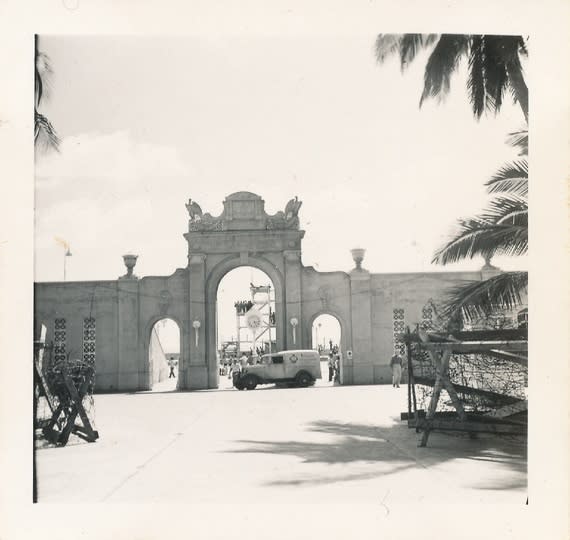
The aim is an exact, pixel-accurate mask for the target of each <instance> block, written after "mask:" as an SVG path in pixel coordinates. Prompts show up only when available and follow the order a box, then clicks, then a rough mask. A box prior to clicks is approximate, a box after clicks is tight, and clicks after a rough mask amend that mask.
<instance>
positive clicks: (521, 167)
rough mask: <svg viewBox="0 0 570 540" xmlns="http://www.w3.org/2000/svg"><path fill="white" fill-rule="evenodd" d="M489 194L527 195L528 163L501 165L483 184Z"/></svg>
mask: <svg viewBox="0 0 570 540" xmlns="http://www.w3.org/2000/svg"><path fill="white" fill-rule="evenodd" d="M485 185H486V186H487V188H488V191H489V193H500V192H501V193H511V194H514V195H519V196H521V197H526V196H527V195H528V163H527V161H526V159H523V160H520V161H515V162H513V163H509V164H507V165H503V167H501V168H500V169H499V170H498V171H497V172H496V173H495V174H494V175H493V177H492V178H491V179H490V180H489V181H488V182H487V183H486V184H485Z"/></svg>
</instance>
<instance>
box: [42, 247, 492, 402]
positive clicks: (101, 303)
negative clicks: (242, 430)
mask: <svg viewBox="0 0 570 540" xmlns="http://www.w3.org/2000/svg"><path fill="white" fill-rule="evenodd" d="M271 257H272V258H273V260H274V262H273V264H274V266H273V267H270V266H269V264H267V263H263V262H262V260H261V259H260V258H243V257H242V258H241V259H240V258H239V257H238V258H228V257H223V255H220V256H218V257H216V256H210V257H208V259H209V260H205V259H204V258H202V257H200V258H199V261H198V264H199V268H197V267H196V266H195V265H193V266H192V268H193V270H192V271H189V269H179V270H177V271H176V272H174V274H172V275H171V276H165V277H161V276H148V277H144V278H142V279H137V278H134V277H132V278H120V279H118V280H116V281H90V282H66V283H38V284H36V286H35V325H36V335H39V330H40V328H41V324H42V323H43V324H45V325H46V327H47V338H46V339H47V342H48V343H49V342H51V341H53V342H54V344H55V345H56V346H57V347H58V351H59V352H60V353H65V354H67V353H69V354H71V355H72V356H76V357H81V356H82V355H84V354H91V355H93V357H94V359H95V365H96V370H97V378H96V390H97V391H100V392H101V391H116V390H121V391H125V390H147V389H150V388H151V386H152V383H153V381H156V380H157V377H158V378H160V374H159V373H160V369H159V371H158V372H157V371H156V365H157V364H154V371H153V363H151V362H150V361H149V357H152V355H153V349H152V346H153V345H152V344H153V339H152V336H153V327H154V324H155V323H156V322H157V321H158V320H160V319H163V318H170V319H172V320H174V321H175V322H176V323H177V324H178V326H179V328H180V361H179V379H178V380H179V384H180V386H181V388H194V389H199V388H215V387H217V385H218V378H217V369H216V343H215V324H216V323H215V309H213V307H212V306H214V305H215V291H216V290H217V283H219V280H220V279H221V278H222V277H223V275H225V273H227V271H229V270H231V269H232V268H235V267H237V266H240V265H247V264H253V265H256V266H257V267H260V268H262V269H265V270H266V271H268V273H269V274H270V276H271V277H272V278H273V280H274V285H275V286H276V287H277V288H278V289H279V287H282V288H286V291H287V293H286V295H285V294H284V293H279V292H278V293H277V294H278V297H277V316H278V320H277V324H278V334H277V335H278V341H279V342H280V343H281V344H283V345H282V348H288V349H293V348H309V347H311V334H312V324H313V321H314V320H315V319H316V317H318V316H319V315H321V314H324V313H326V314H330V315H333V316H334V317H336V318H337V320H338V321H339V323H340V326H341V343H340V348H341V354H342V381H343V384H383V383H389V381H390V379H391V376H390V368H389V361H390V357H391V356H392V354H393V353H394V350H395V347H397V345H398V343H397V340H396V338H395V336H396V335H397V334H398V333H401V332H402V331H403V329H404V328H405V326H410V327H411V328H414V327H415V325H416V324H421V323H422V320H423V319H424V318H425V316H427V315H426V314H428V313H429V311H430V310H429V306H428V303H429V302H430V301H435V302H437V301H438V300H439V299H440V298H441V297H442V295H443V294H444V293H445V290H446V289H447V288H448V287H450V286H452V285H456V284H459V283H462V282H465V281H473V280H481V279H482V278H483V277H484V276H483V275H482V273H481V272H437V273H435V272H434V273H406V274H402V273H400V274H371V273H369V272H367V271H366V270H362V269H354V270H353V271H351V272H350V273H346V272H317V271H316V270H315V269H314V268H313V267H304V266H302V265H301V263H300V260H299V259H298V258H293V259H292V260H291V261H289V262H287V261H284V260H283V259H281V262H280V260H279V259H278V256H277V254H273V255H271ZM269 260H271V259H269ZM278 263H279V264H278ZM295 264H297V265H298V270H296V269H295V268H294V265H295ZM286 265H289V266H288V267H286ZM272 268H273V269H272ZM293 270H295V271H294V272H293ZM206 276H208V281H207V284H206V288H205V290H204V288H203V287H204V285H203V284H204V280H205V279H206ZM283 276H285V278H284V277H283ZM292 277H293V279H292ZM192 283H194V284H195V286H194V288H193V287H192ZM200 284H202V285H200ZM201 287H202V288H201ZM207 306H209V307H207ZM424 308H426V309H424ZM292 317H295V318H296V319H297V320H298V321H299V326H298V327H297V328H296V335H297V339H296V341H295V342H293V340H292V328H291V324H290V320H291V318H292ZM195 320H198V321H201V326H200V328H198V329H195V328H194V327H193V321H195ZM56 326H58V328H56ZM56 332H57V333H56ZM196 334H198V336H197V335H196ZM197 337H198V340H196V338H197ZM56 338H57V339H56ZM149 347H150V350H149ZM348 351H351V353H352V357H350V355H349V354H347V352H348ZM149 355H150V356H149ZM163 357H164V354H162V358H161V360H160V362H159V364H161V363H162V361H163V360H164V358H163Z"/></svg>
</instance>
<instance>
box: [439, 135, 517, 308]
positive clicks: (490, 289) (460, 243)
mask: <svg viewBox="0 0 570 540" xmlns="http://www.w3.org/2000/svg"><path fill="white" fill-rule="evenodd" d="M509 140H510V142H511V144H514V145H516V146H519V147H521V148H522V149H523V153H524V152H525V151H526V148H527V146H528V135H526V136H525V135H524V132H518V133H516V134H511V135H510V138H509ZM486 185H487V190H488V192H489V193H490V194H491V195H492V196H493V198H492V199H491V201H490V203H489V207H488V208H487V209H486V210H485V211H483V213H482V214H481V215H479V216H476V217H474V218H470V219H462V220H459V224H458V230H457V232H456V233H455V235H454V236H453V237H452V238H451V239H450V240H449V241H448V242H447V243H446V244H445V245H444V246H443V247H441V248H440V249H439V250H438V251H437V252H436V254H435V255H434V258H433V262H434V263H438V264H442V265H445V264H450V263H454V262H457V261H460V260H463V259H470V258H473V257H475V256H482V257H483V258H484V259H485V260H487V261H489V260H490V259H491V258H492V257H494V256H496V255H509V256H520V255H524V254H526V253H527V251H528V200H527V195H528V164H527V160H526V156H525V157H523V158H522V159H520V160H518V161H515V162H513V163H510V164H507V165H504V166H503V167H502V168H500V169H499V170H498V171H497V172H496V173H495V175H494V176H493V177H492V178H491V179H490V180H489V181H488V182H487V184H486ZM527 285H528V274H527V273H526V272H503V273H500V274H498V275H496V276H494V277H491V278H489V279H487V280H484V281H475V282H470V283H467V284H462V285H459V286H457V287H454V288H453V289H451V290H450V291H449V295H448V298H447V301H446V305H445V308H444V309H445V312H446V314H447V315H451V314H454V313H458V312H460V313H462V314H463V315H464V317H465V318H467V319H474V318H477V317H480V316H481V315H488V314H489V313H491V312H492V311H494V310H496V309H512V308H513V307H514V306H516V305H518V304H520V303H521V298H522V297H523V294H524V292H525V291H526V288H527Z"/></svg>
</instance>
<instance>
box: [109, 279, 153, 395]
mask: <svg viewBox="0 0 570 540" xmlns="http://www.w3.org/2000/svg"><path fill="white" fill-rule="evenodd" d="M117 289H118V295H117V296H118V298H117V301H118V336H117V338H118V346H117V352H118V380H117V389H119V390H149V389H150V386H151V382H150V370H149V362H148V358H142V356H144V355H143V352H142V350H143V348H142V347H141V343H142V339H144V336H140V335H139V282H138V278H136V277H134V276H128V277H127V276H124V277H123V278H119V280H118V281H117Z"/></svg>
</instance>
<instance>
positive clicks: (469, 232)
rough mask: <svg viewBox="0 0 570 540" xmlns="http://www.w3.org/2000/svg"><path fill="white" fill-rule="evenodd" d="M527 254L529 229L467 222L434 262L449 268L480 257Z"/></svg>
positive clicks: (460, 225)
mask: <svg viewBox="0 0 570 540" xmlns="http://www.w3.org/2000/svg"><path fill="white" fill-rule="evenodd" d="M527 251H528V226H524V225H513V224H507V223H505V224H503V223H500V224H494V223H487V222H482V221H478V220H465V221H460V222H459V231H458V233H457V234H456V235H455V236H454V237H453V238H452V239H451V240H450V241H449V242H448V243H447V244H445V245H444V246H443V247H441V248H440V249H439V250H438V251H437V252H436V253H435V255H434V257H433V259H432V263H435V264H441V265H446V264H452V263H455V262H458V261H461V260H464V259H472V258H474V257H476V256H482V257H484V258H488V257H489V258H493V257H495V256H496V255H507V256H511V257H515V256H520V255H524V254H525V253H526V252H527Z"/></svg>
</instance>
